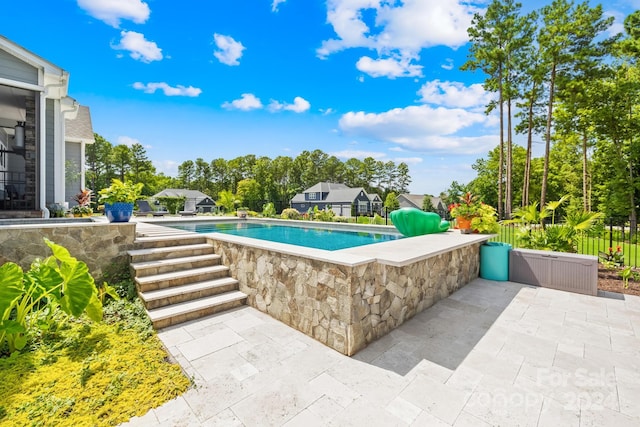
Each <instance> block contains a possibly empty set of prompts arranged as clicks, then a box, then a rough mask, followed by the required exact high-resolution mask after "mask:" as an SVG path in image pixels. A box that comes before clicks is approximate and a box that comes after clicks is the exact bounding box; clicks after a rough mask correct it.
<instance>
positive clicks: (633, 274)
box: [619, 265, 640, 289]
mask: <svg viewBox="0 0 640 427" xmlns="http://www.w3.org/2000/svg"><path fill="white" fill-rule="evenodd" d="M619 273H620V277H621V278H622V281H623V282H624V288H625V289H629V280H630V279H632V278H633V280H638V277H639V276H640V274H638V272H637V271H635V270H634V269H633V267H631V266H630V265H628V266H626V267H624V268H622V269H621V270H620V272H619Z"/></svg>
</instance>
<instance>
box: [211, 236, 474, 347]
mask: <svg viewBox="0 0 640 427" xmlns="http://www.w3.org/2000/svg"><path fill="white" fill-rule="evenodd" d="M210 243H212V244H213V245H214V247H215V252H216V253H217V254H219V255H220V256H222V263H223V264H224V265H226V266H228V267H229V268H230V270H231V271H230V272H231V275H232V277H235V278H236V279H238V281H239V282H240V290H241V291H243V292H245V293H246V294H247V295H249V297H248V299H247V303H248V304H249V305H251V306H253V307H255V308H257V309H258V310H260V311H263V312H265V313H268V314H269V315H271V316H272V317H274V318H276V319H278V320H280V321H282V322H284V323H286V324H287V325H289V326H292V327H294V328H296V329H298V330H300V331H301V332H303V333H305V334H307V335H309V336H311V337H313V338H315V339H317V340H318V341H320V342H322V343H324V344H326V345H328V346H329V347H332V348H333V349H335V350H337V351H339V352H341V353H343V354H346V355H349V356H350V355H352V354H355V353H356V352H357V351H358V350H361V349H363V348H364V347H366V346H367V344H369V343H370V342H372V341H374V340H376V339H378V338H380V337H381V336H383V335H385V334H387V333H388V332H389V331H391V330H392V329H395V328H397V327H398V326H400V325H401V324H402V323H404V322H405V321H407V320H408V319H410V318H411V317H413V316H414V315H416V314H417V313H419V312H420V311H422V310H424V309H426V308H428V307H430V306H432V305H433V304H434V303H435V302H437V301H438V300H440V299H442V298H446V297H447V296H449V295H450V294H451V293H452V292H454V291H455V290H457V289H459V288H460V287H462V286H464V285H466V284H467V283H469V282H470V281H471V280H473V279H475V278H476V277H478V271H479V252H480V244H479V243H476V244H471V245H468V246H464V247H461V248H457V249H453V250H451V251H449V252H444V253H441V254H439V255H435V256H433V257H431V258H427V259H424V260H420V261H417V262H415V263H412V264H408V265H405V266H402V267H396V266H391V265H385V264H381V263H379V262H376V261H375V260H372V261H371V262H367V263H363V264H359V265H346V264H338V263H335V262H329V261H322V260H321V259H317V258H311V257H307V256H302V255H300V256H296V255H291V254H284V253H280V252H277V251H273V250H268V249H261V248H258V247H253V246H246V245H242V244H239V243H232V242H227V241H221V240H214V239H211V240H210Z"/></svg>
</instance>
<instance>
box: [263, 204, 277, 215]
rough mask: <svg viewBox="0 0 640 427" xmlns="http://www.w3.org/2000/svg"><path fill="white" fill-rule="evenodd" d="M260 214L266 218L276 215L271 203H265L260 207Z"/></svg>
mask: <svg viewBox="0 0 640 427" xmlns="http://www.w3.org/2000/svg"><path fill="white" fill-rule="evenodd" d="M262 216H264V217H266V218H273V217H274V216H276V208H275V207H274V206H273V203H271V202H269V203H266V204H265V205H264V206H263V207H262Z"/></svg>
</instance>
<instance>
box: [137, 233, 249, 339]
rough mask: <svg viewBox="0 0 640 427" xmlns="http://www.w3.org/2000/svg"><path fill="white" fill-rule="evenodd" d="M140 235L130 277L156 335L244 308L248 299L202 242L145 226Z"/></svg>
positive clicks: (192, 235) (199, 238)
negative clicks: (201, 319) (156, 332)
mask: <svg viewBox="0 0 640 427" xmlns="http://www.w3.org/2000/svg"><path fill="white" fill-rule="evenodd" d="M141 224H144V225H142V226H141ZM138 227H139V228H140V229H138ZM177 231H179V230H177ZM136 232H137V234H138V237H137V239H136V248H135V249H133V250H131V251H129V259H130V266H131V271H132V275H133V277H134V280H135V283H136V288H137V289H138V294H139V296H140V299H141V300H142V301H143V303H144V305H145V307H146V309H147V313H148V314H149V318H150V319H151V321H152V322H153V326H154V327H155V328H156V329H159V328H164V327H167V326H171V325H175V324H178V323H181V322H185V321H188V320H194V319H197V318H200V317H203V316H208V315H211V314H214V313H218V312H221V311H224V310H228V309H231V308H234V307H238V306H241V305H243V304H245V302H246V299H247V295H246V294H245V293H243V292H240V291H239V290H238V288H239V284H238V281H237V280H236V279H234V278H232V277H230V276H229V268H228V267H226V266H224V265H221V257H220V256H219V255H217V254H215V253H214V249H213V246H212V245H210V244H208V243H207V241H206V238H204V237H203V236H201V235H199V234H195V233H189V232H184V231H180V232H179V233H176V232H175V230H173V229H170V228H167V227H162V226H158V225H155V224H146V223H141V222H139V223H138V224H137V226H136Z"/></svg>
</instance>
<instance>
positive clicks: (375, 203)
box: [369, 193, 384, 215]
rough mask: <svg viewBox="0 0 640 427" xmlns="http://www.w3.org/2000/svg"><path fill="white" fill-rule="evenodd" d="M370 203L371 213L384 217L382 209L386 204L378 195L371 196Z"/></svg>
mask: <svg viewBox="0 0 640 427" xmlns="http://www.w3.org/2000/svg"><path fill="white" fill-rule="evenodd" d="M369 201H370V202H371V212H372V213H377V214H378V215H382V209H383V207H384V202H383V201H382V199H381V198H380V196H379V195H378V194H375V193H374V194H369Z"/></svg>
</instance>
